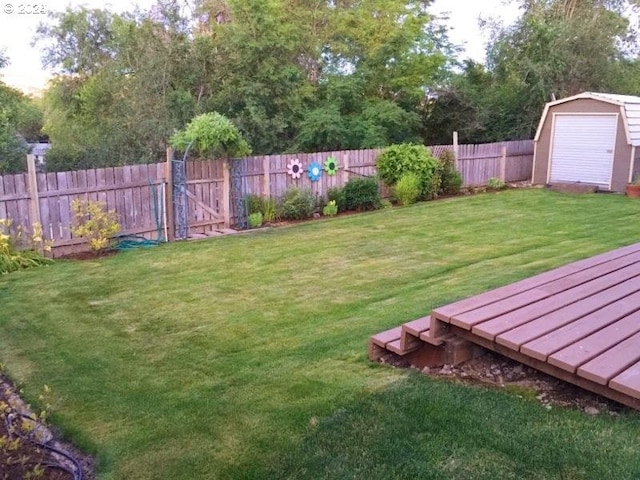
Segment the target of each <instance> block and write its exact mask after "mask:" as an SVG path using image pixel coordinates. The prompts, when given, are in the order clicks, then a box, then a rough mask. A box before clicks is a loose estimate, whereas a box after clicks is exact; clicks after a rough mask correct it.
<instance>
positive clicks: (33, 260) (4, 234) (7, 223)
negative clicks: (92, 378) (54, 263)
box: [0, 218, 51, 275]
mask: <svg viewBox="0 0 640 480" xmlns="http://www.w3.org/2000/svg"><path fill="white" fill-rule="evenodd" d="M10 227H11V220H9V219H5V218H0V275H1V274H5V273H10V272H14V271H16V270H22V269H25V268H31V267H37V266H39V265H47V264H49V263H51V260H50V259H48V258H45V257H43V256H42V255H40V254H38V253H36V252H35V251H33V250H23V249H19V248H18V247H17V246H16V244H17V243H19V240H20V238H19V237H20V236H21V235H22V229H21V228H20V227H18V233H17V237H18V238H16V236H14V235H11V234H10V232H9V228H10ZM37 236H40V238H36V237H37ZM41 236H42V229H41V228H40V225H39V224H35V225H34V233H33V235H32V236H31V239H30V240H31V243H32V245H33V246H36V245H43V244H45V242H43V240H42V238H41ZM45 249H46V250H49V248H46V244H45Z"/></svg>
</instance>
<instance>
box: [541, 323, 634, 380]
mask: <svg viewBox="0 0 640 480" xmlns="http://www.w3.org/2000/svg"><path fill="white" fill-rule="evenodd" d="M638 331H640V312H634V313H632V314H630V315H627V316H626V317H623V318H621V319H619V320H617V321H615V322H614V323H612V324H611V325H608V326H606V327H605V328H602V329H600V330H598V331H596V332H594V333H592V334H591V335H589V336H588V337H586V338H583V339H581V340H579V341H577V342H575V343H573V344H571V345H569V346H568V347H566V348H563V349H562V350H560V351H558V352H556V353H554V354H553V355H550V356H549V363H550V364H551V365H555V366H556V367H559V368H562V369H564V370H567V371H570V372H575V371H576V369H577V368H578V367H580V366H581V365H583V364H585V363H587V362H588V361H590V360H592V359H593V358H595V357H598V356H599V355H601V354H602V353H604V352H606V351H607V350H609V349H611V348H613V347H615V346H616V345H618V344H619V343H620V342H622V341H624V340H626V339H627V338H629V337H630V336H631V335H634V334H635V333H637V332H638Z"/></svg>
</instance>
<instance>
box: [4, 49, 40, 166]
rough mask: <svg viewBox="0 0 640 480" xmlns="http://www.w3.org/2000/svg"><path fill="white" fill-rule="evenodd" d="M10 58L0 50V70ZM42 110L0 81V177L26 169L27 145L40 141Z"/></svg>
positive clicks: (33, 101)
mask: <svg viewBox="0 0 640 480" xmlns="http://www.w3.org/2000/svg"><path fill="white" fill-rule="evenodd" d="M8 64H9V58H8V57H7V56H6V54H5V52H4V50H2V49H0V69H1V68H4V67H6V66H7V65H8ZM41 129H42V110H41V109H40V107H39V105H38V103H37V102H36V101H35V100H34V99H32V98H30V97H27V96H26V95H24V94H23V93H22V92H20V91H18V90H16V89H15V88H12V87H10V86H8V85H6V84H5V83H4V82H2V81H0V174H4V173H18V172H23V171H24V170H25V169H26V155H27V153H28V152H29V146H28V144H27V142H37V141H40V140H41V139H42V137H41Z"/></svg>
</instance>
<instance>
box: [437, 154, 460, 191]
mask: <svg viewBox="0 0 640 480" xmlns="http://www.w3.org/2000/svg"><path fill="white" fill-rule="evenodd" d="M438 159H439V160H440V192H439V193H440V194H441V195H458V194H459V193H460V189H461V188H462V175H461V174H460V172H459V171H458V170H456V159H455V156H454V154H453V152H452V151H451V150H445V151H444V152H443V153H442V154H441V155H440V156H439V157H438Z"/></svg>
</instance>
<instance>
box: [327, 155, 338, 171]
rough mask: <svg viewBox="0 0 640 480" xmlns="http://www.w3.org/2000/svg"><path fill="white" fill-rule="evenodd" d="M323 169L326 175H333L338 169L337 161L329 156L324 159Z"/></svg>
mask: <svg viewBox="0 0 640 480" xmlns="http://www.w3.org/2000/svg"><path fill="white" fill-rule="evenodd" d="M324 171H325V172H327V175H335V174H336V172H337V171H338V161H337V160H336V159H335V158H333V157H329V158H327V159H326V160H325V161H324Z"/></svg>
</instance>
